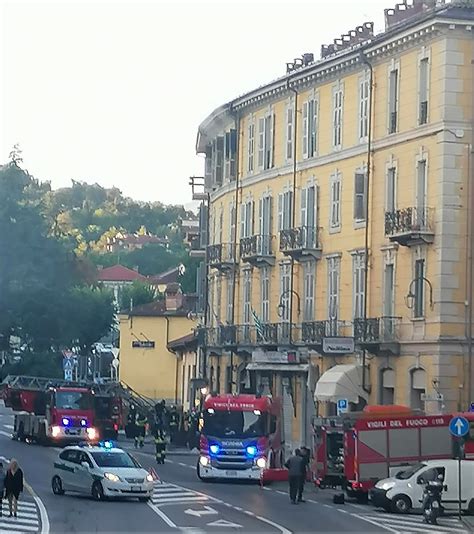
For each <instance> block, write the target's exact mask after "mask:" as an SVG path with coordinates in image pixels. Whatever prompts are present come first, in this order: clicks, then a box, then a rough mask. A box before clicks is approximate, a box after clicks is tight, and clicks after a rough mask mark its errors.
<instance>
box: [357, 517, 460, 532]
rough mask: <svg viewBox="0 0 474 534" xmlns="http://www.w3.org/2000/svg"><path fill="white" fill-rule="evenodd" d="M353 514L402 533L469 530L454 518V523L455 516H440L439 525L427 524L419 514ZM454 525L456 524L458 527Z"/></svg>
mask: <svg viewBox="0 0 474 534" xmlns="http://www.w3.org/2000/svg"><path fill="white" fill-rule="evenodd" d="M351 515H353V516H355V517H358V518H359V519H362V520H364V521H367V522H369V523H372V524H374V525H377V526H378V527H382V528H384V529H386V530H389V531H391V532H396V533H397V534H401V533H404V532H422V533H426V534H428V533H431V532H438V533H443V534H446V533H448V532H458V533H466V534H467V532H468V531H467V530H464V529H462V525H461V523H460V522H459V521H458V520H457V519H454V521H455V523H453V518H440V519H439V524H438V525H427V524H426V523H424V522H423V519H422V517H421V516H419V515H418V516H409V515H405V516H397V515H391V514H384V513H380V514H379V515H376V514H370V515H362V514H351ZM445 523H449V524H450V525H452V526H450V527H448V526H446V524H445ZM454 525H456V527H455V526H454Z"/></svg>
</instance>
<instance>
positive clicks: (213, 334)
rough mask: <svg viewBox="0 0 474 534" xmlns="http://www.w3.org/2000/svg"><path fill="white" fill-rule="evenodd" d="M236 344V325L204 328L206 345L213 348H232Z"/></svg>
mask: <svg viewBox="0 0 474 534" xmlns="http://www.w3.org/2000/svg"><path fill="white" fill-rule="evenodd" d="M236 344H237V326H236V325H220V326H217V327H215V328H207V329H206V345H207V347H211V348H212V347H213V348H220V349H225V348H229V349H231V348H233V347H234V346H235V345H236Z"/></svg>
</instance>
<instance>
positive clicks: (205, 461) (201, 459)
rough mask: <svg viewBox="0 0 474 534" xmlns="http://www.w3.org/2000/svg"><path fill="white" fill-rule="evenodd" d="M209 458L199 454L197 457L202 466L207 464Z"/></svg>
mask: <svg viewBox="0 0 474 534" xmlns="http://www.w3.org/2000/svg"><path fill="white" fill-rule="evenodd" d="M209 462H210V460H209V458H208V457H207V456H201V457H200V458H199V463H200V464H201V465H202V466H203V467H207V466H208V465H209Z"/></svg>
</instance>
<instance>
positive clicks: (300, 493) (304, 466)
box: [298, 447, 310, 502]
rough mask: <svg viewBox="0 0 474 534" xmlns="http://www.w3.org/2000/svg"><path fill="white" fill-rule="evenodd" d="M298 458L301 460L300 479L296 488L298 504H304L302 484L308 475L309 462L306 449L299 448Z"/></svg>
mask: <svg viewBox="0 0 474 534" xmlns="http://www.w3.org/2000/svg"><path fill="white" fill-rule="evenodd" d="M300 456H301V458H302V459H303V462H302V464H301V469H302V471H301V479H300V485H299V487H298V502H305V501H304V499H303V491H304V484H305V482H306V477H307V475H308V469H309V462H310V450H309V449H308V448H307V447H300Z"/></svg>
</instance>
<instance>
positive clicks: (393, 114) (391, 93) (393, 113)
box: [388, 68, 398, 134]
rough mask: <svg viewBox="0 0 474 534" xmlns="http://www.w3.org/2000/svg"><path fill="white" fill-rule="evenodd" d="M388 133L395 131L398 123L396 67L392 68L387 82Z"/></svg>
mask: <svg viewBox="0 0 474 534" xmlns="http://www.w3.org/2000/svg"><path fill="white" fill-rule="evenodd" d="M388 112H389V114H388V133H390V134H393V133H396V131H397V124H398V116H397V114H398V69H396V68H395V69H393V70H391V71H390V74H389V82H388Z"/></svg>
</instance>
